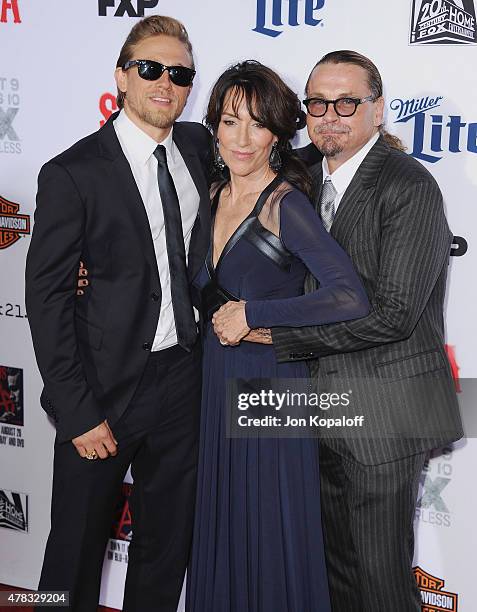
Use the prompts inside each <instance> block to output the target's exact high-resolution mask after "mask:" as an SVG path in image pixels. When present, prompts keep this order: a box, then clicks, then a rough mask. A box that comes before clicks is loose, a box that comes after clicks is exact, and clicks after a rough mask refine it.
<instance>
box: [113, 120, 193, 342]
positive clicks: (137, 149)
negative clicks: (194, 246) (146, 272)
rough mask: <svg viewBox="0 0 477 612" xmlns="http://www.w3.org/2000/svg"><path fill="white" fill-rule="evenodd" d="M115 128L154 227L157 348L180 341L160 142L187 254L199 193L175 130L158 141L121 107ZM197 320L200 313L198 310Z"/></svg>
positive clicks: (151, 226)
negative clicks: (160, 171)
mask: <svg viewBox="0 0 477 612" xmlns="http://www.w3.org/2000/svg"><path fill="white" fill-rule="evenodd" d="M114 129H115V130H116V135H117V137H118V139H119V142H120V144H121V147H122V149H123V152H124V155H125V156H126V159H127V160H128V162H129V165H130V166H131V170H132V173H133V176H134V179H135V181H136V184H137V187H138V189H139V193H140V194H141V198H142V201H143V203H144V208H145V209H146V213H147V218H148V219H149V227H150V229H151V236H152V241H153V244H154V251H155V253H156V260H157V269H158V271H159V280H160V282H161V290H162V301H161V312H160V315H159V321H158V324H157V330H156V334H155V337H154V342H153V344H152V350H153V351H158V350H161V349H165V348H169V347H170V346H173V345H174V344H177V333H176V326H175V321H174V311H173V309H172V297H171V279H170V272H169V259H168V256H167V247H166V232H165V225H164V214H163V210H162V202H161V196H160V193H159V185H158V183H157V159H156V158H155V156H154V155H153V153H154V151H155V149H156V147H157V145H158V144H162V145H164V147H165V149H166V156H167V165H168V167H169V172H170V173H171V176H172V179H173V181H174V185H175V187H176V191H177V197H178V199H179V206H180V209H181V217H182V231H183V233H184V246H185V252H186V257H187V256H188V253H189V244H190V238H191V234H192V228H193V226H194V222H195V219H196V217H197V213H198V210H199V199H200V198H199V193H198V191H197V188H196V186H195V184H194V181H193V180H192V177H191V176H190V174H189V171H188V169H187V166H186V165H185V162H184V160H183V158H182V155H181V154H180V152H179V149H178V148H177V147H176V145H175V144H174V141H173V140H172V130H171V131H170V132H169V135H168V136H167V137H166V138H165V139H164V140H163V141H162V142H161V143H157V142H156V141H155V140H154V139H153V138H151V137H150V136H148V135H147V134H146V133H145V132H143V130H141V129H140V128H139V127H137V126H136V125H135V124H134V123H133V122H132V121H131V119H129V117H128V116H127V115H126V112H125V111H124V110H122V111H121V112H120V113H119V115H118V117H117V118H116V119H115V121H114ZM196 320H197V313H196Z"/></svg>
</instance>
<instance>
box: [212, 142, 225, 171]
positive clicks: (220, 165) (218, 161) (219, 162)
mask: <svg viewBox="0 0 477 612" xmlns="http://www.w3.org/2000/svg"><path fill="white" fill-rule="evenodd" d="M214 166H215V167H216V168H217V170H219V172H223V171H224V169H225V162H224V159H223V157H222V155H220V152H219V141H218V140H217V139H216V140H215V142H214Z"/></svg>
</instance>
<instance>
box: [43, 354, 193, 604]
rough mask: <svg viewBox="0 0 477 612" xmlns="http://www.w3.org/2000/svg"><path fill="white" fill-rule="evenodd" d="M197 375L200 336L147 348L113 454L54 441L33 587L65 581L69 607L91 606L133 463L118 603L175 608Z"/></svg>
mask: <svg viewBox="0 0 477 612" xmlns="http://www.w3.org/2000/svg"><path fill="white" fill-rule="evenodd" d="M200 382H201V357H200V347H199V346H198V345H197V347H196V349H194V351H193V352H192V353H187V352H186V351H184V350H183V349H181V348H180V347H178V346H176V347H172V348H170V349H166V350H164V351H158V352H156V353H151V355H150V358H149V361H148V364H147V366H146V368H145V371H144V374H143V376H142V379H141V381H140V383H139V385H138V388H137V390H136V393H135V395H134V397H133V399H132V401H131V403H130V405H129V407H128V408H127V410H126V412H125V413H124V415H123V416H122V417H121V419H120V421H119V422H118V423H116V424H115V425H114V426H113V427H112V429H113V432H114V434H115V437H116V439H117V440H118V443H119V445H118V454H117V456H116V457H109V458H108V459H105V460H100V459H97V460H95V461H88V460H86V459H83V458H81V457H80V456H79V455H78V453H77V452H76V449H75V448H74V446H73V444H72V443H71V442H66V443H63V444H59V445H56V447H55V457H54V475H53V495H52V510H51V532H50V535H49V538H48V543H47V547H46V552H45V558H44V562H43V569H42V574H41V579H40V584H39V587H38V588H39V589H40V590H66V591H69V592H70V610H73V611H74V612H96V611H97V606H98V599H99V589H100V581H101V571H102V564H103V558H104V553H105V548H106V544H107V541H108V538H109V534H110V529H111V524H112V520H113V517H114V511H115V507H116V504H117V501H118V497H119V492H120V489H121V484H122V481H123V478H124V476H125V474H126V472H127V469H128V467H129V465H130V464H131V471H132V475H133V478H134V485H133V489H132V493H131V498H130V502H129V504H130V510H131V515H132V531H133V536H132V541H131V543H130V545H129V563H128V571H127V577H126V587H125V594H124V604H123V610H126V611H127V612H148V611H149V610H151V612H152V611H154V612H175V611H176V608H177V604H178V601H179V597H180V592H181V587H182V582H183V579H184V574H185V569H186V566H187V563H188V559H189V553H190V546H191V539H192V525H193V513H194V502H195V487H196V470H197V451H198V433H199V413H200ZM52 609H53V608H52ZM55 609H57V608H55ZM39 610H41V611H44V610H45V608H40V609H39Z"/></svg>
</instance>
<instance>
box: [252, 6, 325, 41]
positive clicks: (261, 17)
mask: <svg viewBox="0 0 477 612" xmlns="http://www.w3.org/2000/svg"><path fill="white" fill-rule="evenodd" d="M282 4H284V2H283V0H257V22H256V26H255V27H254V28H253V31H254V32H258V33H259V34H265V35H266V36H271V37H273V38H275V37H276V36H280V34H282V33H283V30H279V29H276V28H278V27H280V26H283V25H284V24H283V20H282ZM286 4H288V21H287V24H288V25H289V26H299V25H300V22H299V21H298V7H299V6H300V7H301V11H302V12H304V15H303V20H304V22H305V24H306V25H309V26H317V25H318V24H319V23H321V22H322V19H316V17H317V15H316V13H317V11H319V10H321V9H322V8H323V7H324V6H325V0H303V1H301V0H287V2H286ZM267 24H268V26H267ZM285 25H286V24H285ZM272 28H273V29H272Z"/></svg>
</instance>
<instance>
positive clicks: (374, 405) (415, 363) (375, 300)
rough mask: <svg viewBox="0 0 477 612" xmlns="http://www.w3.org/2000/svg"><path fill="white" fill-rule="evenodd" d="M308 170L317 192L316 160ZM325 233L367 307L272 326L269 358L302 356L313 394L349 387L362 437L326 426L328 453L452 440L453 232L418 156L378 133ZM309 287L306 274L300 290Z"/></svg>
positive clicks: (366, 456) (392, 454)
mask: <svg viewBox="0 0 477 612" xmlns="http://www.w3.org/2000/svg"><path fill="white" fill-rule="evenodd" d="M310 170H311V172H312V175H313V178H314V181H315V184H316V186H317V191H318V192H319V191H320V190H321V186H322V167H321V163H316V164H315V165H313V166H311V168H310ZM319 196H320V193H317V197H316V202H315V205H316V207H318V203H319ZM331 234H332V236H333V237H334V238H335V239H336V240H337V241H338V242H339V243H340V245H341V246H342V247H343V248H344V249H345V250H346V251H347V252H348V254H349V255H350V257H351V259H352V261H353V263H354V266H355V268H356V270H357V272H358V273H359V274H360V276H361V279H362V281H363V283H364V286H365V288H366V291H367V293H368V296H369V298H370V301H371V304H372V307H373V309H372V312H371V313H370V314H369V315H368V316H367V317H364V318H362V319H356V320H354V321H348V322H345V323H336V324H330V325H323V326H313V327H302V328H274V329H273V330H272V336H273V343H274V345H275V351H276V354H277V358H278V360H279V361H289V360H309V366H310V370H311V376H312V380H313V381H314V383H315V384H316V387H317V388H316V391H317V392H324V391H328V392H331V391H333V390H335V389H334V385H336V383H337V382H338V381H339V382H340V383H343V382H346V381H348V382H349V384H350V386H351V388H353V386H354V387H355V389H353V390H356V391H357V393H355V395H354V398H353V400H352V402H351V407H350V409H348V414H353V412H354V413H355V414H358V415H361V414H362V415H363V416H364V417H365V427H366V431H367V432H368V433H367V434H364V435H365V436H367V435H369V434H370V433H371V437H369V438H368V437H352V438H342V439H341V440H338V439H332V438H331V435H332V434H330V433H329V432H322V433H321V435H322V437H325V436H328V437H330V439H329V441H328V444H330V445H331V446H334V447H335V450H337V452H343V451H344V452H346V453H349V452H351V453H352V454H353V455H354V457H355V458H356V459H357V460H358V461H360V462H362V463H364V464H379V463H384V462H387V461H392V460H395V459H398V458H401V457H406V456H410V455H413V454H415V453H417V452H421V451H423V450H427V449H431V448H435V447H439V446H443V445H445V444H447V443H449V442H451V441H453V440H456V439H458V438H460V437H461V436H462V426H461V421H460V416H459V410H458V404H457V398H456V393H455V387H454V382H453V379H452V375H451V370H450V367H449V363H448V360H447V357H446V353H445V348H444V320H443V305H444V295H445V286H446V275H447V267H448V259H449V254H450V246H451V242H452V234H451V232H450V230H449V227H448V225H447V221H446V218H445V215H444V209H443V203H442V195H441V192H440V190H439V187H438V185H437V183H436V182H435V180H434V179H433V177H432V176H431V175H430V173H429V172H428V171H427V170H426V169H425V168H424V167H423V166H422V165H421V164H420V163H419V162H417V161H416V160H414V159H413V158H412V157H410V156H409V155H407V154H405V153H403V152H401V151H398V150H396V149H392V148H390V147H389V146H388V145H387V144H386V142H385V141H384V139H383V138H382V137H381V138H379V140H378V141H377V142H376V144H375V145H374V147H373V148H372V149H371V151H370V152H369V153H368V155H367V156H366V158H365V159H364V161H363V162H362V164H361V166H360V167H359V169H358V171H357V172H356V174H355V176H354V177H353V179H352V181H351V183H350V185H349V187H348V189H347V190H346V192H345V194H344V196H343V198H342V200H341V202H340V206H339V208H338V211H337V214H336V217H335V219H334V222H333V225H332V228H331ZM315 288H316V281H315V279H314V278H313V277H311V276H309V277H308V278H307V281H306V291H312V290H314V289H315ZM345 387H346V384H345ZM341 388H342V389H343V386H341ZM352 397H353V396H352ZM326 416H335V415H334V414H333V413H330V414H328V415H326ZM336 416H339V411H337V412H336ZM361 435H363V434H361ZM334 436H336V434H334Z"/></svg>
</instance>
